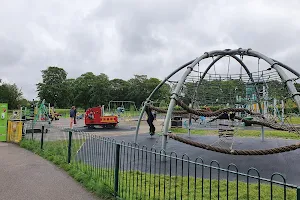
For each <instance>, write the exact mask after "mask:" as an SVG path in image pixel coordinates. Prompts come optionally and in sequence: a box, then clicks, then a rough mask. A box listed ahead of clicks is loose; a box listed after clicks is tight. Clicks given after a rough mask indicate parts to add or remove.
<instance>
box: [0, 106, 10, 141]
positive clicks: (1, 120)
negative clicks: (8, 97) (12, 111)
mask: <svg viewBox="0 0 300 200" xmlns="http://www.w3.org/2000/svg"><path fill="white" fill-rule="evenodd" d="M7 113H8V104H7V103H0V142H5V141H6V137H7V136H6V134H7V118H8V116H7Z"/></svg>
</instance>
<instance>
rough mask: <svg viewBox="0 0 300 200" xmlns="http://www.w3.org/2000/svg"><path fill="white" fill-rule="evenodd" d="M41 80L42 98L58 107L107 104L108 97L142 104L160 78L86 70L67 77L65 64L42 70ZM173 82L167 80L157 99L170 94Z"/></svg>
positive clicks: (155, 98)
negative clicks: (115, 76) (120, 76)
mask: <svg viewBox="0 0 300 200" xmlns="http://www.w3.org/2000/svg"><path fill="white" fill-rule="evenodd" d="M41 72H42V82H40V83H38V84H37V92H38V97H39V99H45V100H46V101H47V102H49V103H51V104H53V105H54V106H55V107H57V108H68V107H70V106H72V105H75V106H77V107H80V108H84V109H85V108H88V107H92V106H98V105H108V103H109V101H111V100H113V101H133V102H135V104H136V106H137V107H139V106H140V105H141V104H142V102H143V101H145V100H146V98H147V97H148V96H149V94H150V93H151V92H152V91H153V89H154V88H155V87H156V86H157V85H158V84H159V83H160V82H161V80H159V79H157V78H152V77H151V78H148V77H147V76H146V75H134V77H133V78H131V79H129V80H123V79H109V77H108V76H107V75H106V74H104V73H100V74H99V75H97V74H94V73H93V72H87V73H84V74H82V75H81V76H79V77H77V78H67V72H66V71H65V70H64V69H63V68H59V67H54V66H50V67H48V68H47V69H45V70H42V71H41ZM170 93H171V88H170V85H168V84H164V85H163V86H162V88H161V89H160V90H159V91H158V92H157V93H156V94H155V95H154V96H153V98H152V100H154V101H158V102H159V101H165V100H166V99H169V98H170Z"/></svg>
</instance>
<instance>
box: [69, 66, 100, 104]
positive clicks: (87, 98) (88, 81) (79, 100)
mask: <svg viewBox="0 0 300 200" xmlns="http://www.w3.org/2000/svg"><path fill="white" fill-rule="evenodd" d="M96 81H97V76H96V75H95V74H94V73H93V72H87V73H85V74H82V75H81V76H80V77H78V78H77V79H76V80H75V82H74V84H75V90H74V91H75V105H76V106H77V107H82V108H88V107H91V106H93V102H92V95H91V94H92V89H93V87H94V86H95V83H96Z"/></svg>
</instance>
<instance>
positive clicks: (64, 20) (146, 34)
mask: <svg viewBox="0 0 300 200" xmlns="http://www.w3.org/2000/svg"><path fill="white" fill-rule="evenodd" d="M299 10H300V1H299V0H295V1H293V0H289V1H282V0H272V1H271V0H265V1H254V0H252V1H240V0H239V1H234V0H230V1H214V0H211V1H208V0H207V1H206V0H201V1H200V0H188V1H187V0H185V1H183V0H181V1H180V0H149V1H148V0H118V1H117V0H102V1H101V0H85V1H83V0H47V1H42V0H23V1H22V0H0V25H1V31H0V47H1V48H0V78H2V79H3V80H5V81H8V82H10V83H16V84H17V85H18V86H19V87H21V88H22V90H23V93H24V97H26V98H28V99H32V98H35V97H36V92H35V90H36V86H35V84H36V83H37V82H39V81H41V70H43V69H45V68H47V66H59V67H62V68H64V69H65V70H66V71H67V73H68V77H69V78H71V77H77V76H80V75H81V74H82V73H85V72H88V71H91V72H93V73H95V74H100V73H105V74H107V75H108V76H109V77H110V78H123V79H129V78H131V77H133V75H134V74H146V75H148V76H152V77H158V78H164V77H165V76H167V75H168V74H169V73H170V72H171V71H172V70H173V69H174V68H177V67H178V66H180V65H182V64H183V63H185V62H187V61H189V60H191V59H194V58H195V57H197V56H200V55H202V54H203V53H204V52H205V51H211V50H217V49H226V48H231V49H233V48H239V47H243V48H252V49H253V50H256V51H259V52H261V53H264V54H266V55H268V56H270V57H272V58H275V59H277V60H280V61H282V62H284V63H286V64H288V65H290V66H291V67H293V68H295V69H297V70H298V71H300V65H299V63H300V46H299V44H300V12H299ZM222 70H224V69H223V68H222V67H220V71H222Z"/></svg>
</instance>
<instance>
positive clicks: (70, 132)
mask: <svg viewBox="0 0 300 200" xmlns="http://www.w3.org/2000/svg"><path fill="white" fill-rule="evenodd" d="M71 151H72V131H69V142H68V164H70V162H71Z"/></svg>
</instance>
